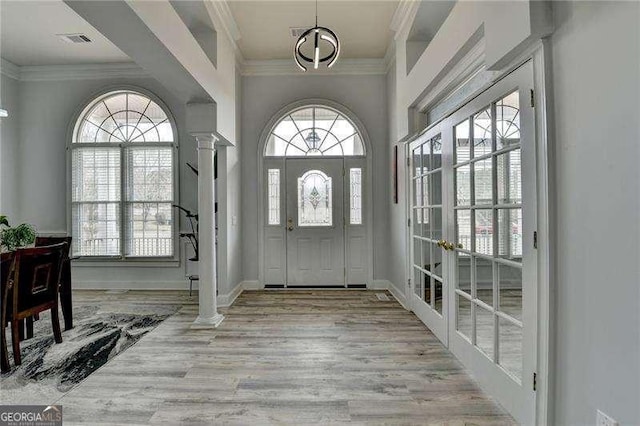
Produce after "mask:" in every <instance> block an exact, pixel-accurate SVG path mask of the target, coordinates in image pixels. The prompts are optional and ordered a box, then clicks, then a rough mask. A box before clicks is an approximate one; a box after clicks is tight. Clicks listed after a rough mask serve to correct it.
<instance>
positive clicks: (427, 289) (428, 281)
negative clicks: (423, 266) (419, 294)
mask: <svg viewBox="0 0 640 426" xmlns="http://www.w3.org/2000/svg"><path fill="white" fill-rule="evenodd" d="M432 281H433V280H432V278H431V277H430V276H429V275H428V274H425V273H423V274H422V282H423V285H424V298H423V299H422V300H424V301H425V302H426V303H427V304H428V305H431V303H432V302H431V294H432V293H431V286H432V285H433V284H432Z"/></svg>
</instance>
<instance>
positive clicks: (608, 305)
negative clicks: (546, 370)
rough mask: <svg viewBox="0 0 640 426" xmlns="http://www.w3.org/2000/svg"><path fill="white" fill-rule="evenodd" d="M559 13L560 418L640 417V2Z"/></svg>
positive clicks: (588, 5)
mask: <svg viewBox="0 0 640 426" xmlns="http://www.w3.org/2000/svg"><path fill="white" fill-rule="evenodd" d="M554 19H555V22H556V28H557V29H556V31H555V33H554V34H553V36H552V38H551V45H552V52H553V76H552V78H553V86H554V91H553V96H554V103H555V108H554V117H553V119H554V121H555V123H556V125H555V155H556V166H555V175H556V182H555V188H556V199H555V202H556V213H557V226H556V229H557V234H556V235H555V238H554V244H555V245H556V252H557V254H558V257H557V259H556V268H557V278H556V287H557V289H556V291H557V293H556V296H557V299H556V306H557V321H556V324H557V339H556V368H555V371H556V383H555V385H556V424H573V425H578V424H595V416H596V409H601V410H602V411H604V412H605V413H608V414H610V415H611V416H613V417H614V418H615V419H616V420H618V421H619V422H620V424H640V334H639V333H640V332H639V330H640V315H639V312H640V247H639V245H640V190H639V188H640V173H639V172H638V161H639V160H640V128H639V124H638V123H639V117H640V62H639V57H640V30H639V28H640V5H639V3H638V2H575V3H568V2H557V3H554Z"/></svg>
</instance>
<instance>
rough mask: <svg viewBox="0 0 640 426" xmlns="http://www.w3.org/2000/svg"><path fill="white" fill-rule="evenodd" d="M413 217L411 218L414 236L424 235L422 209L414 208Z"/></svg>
mask: <svg viewBox="0 0 640 426" xmlns="http://www.w3.org/2000/svg"><path fill="white" fill-rule="evenodd" d="M411 210H412V211H413V217H412V218H411V220H412V222H411V223H412V224H413V235H422V234H421V232H422V226H423V225H422V209H419V208H413V209H411Z"/></svg>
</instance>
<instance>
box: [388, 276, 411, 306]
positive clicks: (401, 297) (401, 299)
mask: <svg viewBox="0 0 640 426" xmlns="http://www.w3.org/2000/svg"><path fill="white" fill-rule="evenodd" d="M387 282H388V283H389V292H390V293H391V294H392V295H393V297H395V298H396V300H397V301H398V303H400V304H401V305H402V307H403V308H405V309H406V310H407V311H410V310H411V309H410V308H409V303H408V302H407V296H406V294H405V292H404V291H402V290H401V289H399V288H398V287H397V286H396V285H395V284H394V283H392V282H391V281H387Z"/></svg>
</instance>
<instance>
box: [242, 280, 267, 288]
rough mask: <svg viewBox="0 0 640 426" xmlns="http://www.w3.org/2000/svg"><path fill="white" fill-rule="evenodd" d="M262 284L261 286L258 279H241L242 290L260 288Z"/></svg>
mask: <svg viewBox="0 0 640 426" xmlns="http://www.w3.org/2000/svg"><path fill="white" fill-rule="evenodd" d="M263 288H264V286H261V285H260V283H259V282H258V280H250V281H242V289H243V290H262V289H263Z"/></svg>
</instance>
